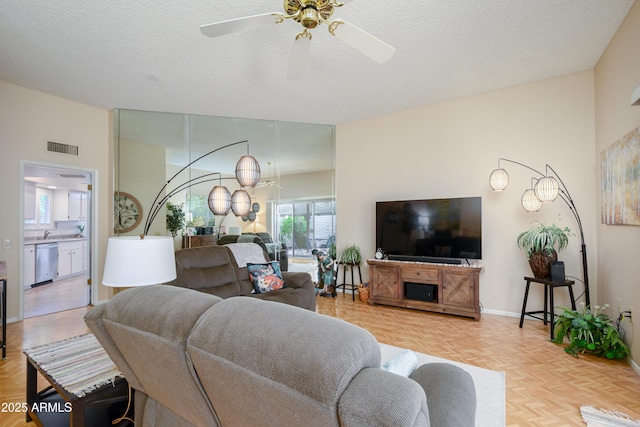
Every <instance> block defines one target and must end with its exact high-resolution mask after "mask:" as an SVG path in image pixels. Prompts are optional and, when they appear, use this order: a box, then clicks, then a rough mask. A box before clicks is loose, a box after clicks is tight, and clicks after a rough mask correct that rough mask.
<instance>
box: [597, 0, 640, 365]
mask: <svg viewBox="0 0 640 427" xmlns="http://www.w3.org/2000/svg"><path fill="white" fill-rule="evenodd" d="M638 40H640V4H639V3H636V4H635V5H634V6H632V8H631V10H630V11H629V14H628V15H627V17H626V19H625V20H624V22H623V23H622V25H621V26H620V28H619V29H618V32H617V33H616V35H615V37H614V38H613V40H612V41H611V43H610V45H609V47H608V48H607V50H606V51H605V53H604V55H603V56H602V58H601V59H600V62H599V63H598V65H597V66H596V69H595V87H596V92H595V96H596V102H595V105H596V115H595V118H596V120H595V122H596V150H595V153H594V154H595V158H596V161H597V162H598V166H599V160H600V155H601V153H602V151H603V150H604V149H606V148H607V147H609V146H610V145H611V144H613V143H614V142H615V141H617V140H619V139H620V138H621V137H623V136H624V135H626V134H627V133H629V132H631V131H632V130H633V129H635V128H636V127H638V126H640V106H637V107H632V106H630V104H631V102H630V100H631V92H632V91H633V90H634V89H635V88H637V87H638V86H639V85H640V56H638ZM599 180H600V175H599V172H598V175H597V176H596V184H595V190H596V191H595V193H596V194H597V196H598V198H597V207H596V209H597V210H598V217H597V219H596V221H597V232H598V247H597V250H598V253H599V260H598V262H599V265H598V282H599V283H600V284H601V285H600V290H599V298H598V301H600V302H601V303H609V304H610V305H611V306H612V309H610V312H612V314H613V313H617V304H618V299H621V300H622V307H623V309H624V310H626V309H627V308H628V307H629V306H631V307H634V314H635V319H634V324H633V325H631V324H630V323H629V322H622V327H623V329H624V330H625V331H626V338H627V342H629V341H630V342H631V357H632V359H633V360H634V361H635V363H636V369H638V368H637V365H639V364H640V263H639V262H638V259H639V255H640V227H638V226H627V225H604V224H601V223H600V216H599V215H600V211H599V208H600V199H601V193H600V190H599V185H598V184H599Z"/></svg>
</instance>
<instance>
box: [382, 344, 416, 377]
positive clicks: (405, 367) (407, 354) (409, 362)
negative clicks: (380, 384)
mask: <svg viewBox="0 0 640 427" xmlns="http://www.w3.org/2000/svg"><path fill="white" fill-rule="evenodd" d="M417 367H418V356H416V354H415V353H414V352H413V351H411V350H405V351H403V352H402V353H400V354H398V355H396V356H394V357H392V358H391V359H389V360H387V361H386V362H385V363H383V364H382V365H381V366H380V369H382V370H384V371H389V372H393V373H394V374H398V375H402V376H403V377H408V376H409V375H411V374H412V373H413V371H415V370H416V368H417Z"/></svg>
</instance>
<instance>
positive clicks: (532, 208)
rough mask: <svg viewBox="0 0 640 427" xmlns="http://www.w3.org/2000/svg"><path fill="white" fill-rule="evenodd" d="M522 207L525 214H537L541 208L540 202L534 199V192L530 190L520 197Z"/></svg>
mask: <svg viewBox="0 0 640 427" xmlns="http://www.w3.org/2000/svg"><path fill="white" fill-rule="evenodd" d="M522 207H523V208H524V210H525V211H527V212H537V211H539V210H540V208H541V207H542V202H541V201H540V200H538V198H537V197H536V192H535V191H534V190H533V189H532V188H530V189H528V190H526V191H525V192H524V194H523V195H522Z"/></svg>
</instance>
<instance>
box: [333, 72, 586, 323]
mask: <svg viewBox="0 0 640 427" xmlns="http://www.w3.org/2000/svg"><path fill="white" fill-rule="evenodd" d="M593 117H594V93H593V72H592V71H586V72H582V73H577V74H571V75H567V76H563V77H559V78H554V79H550V80H545V81H540V82H535V83H531V84H527V85H521V86H517V87H512V88H508V89H504V90H499V91H495V92H490V93H486V94H482V95H478V96H473V97H468V98H463V99H460V100H455V101H451V102H446V103H441V104H437V105H431V106H426V107H422V108H417V109H413V110H409V111H404V112H400V113H397V114H391V115H388V116H384V117H376V118H374V119H370V120H363V121H359V122H355V123H350V124H345V125H340V126H338V127H337V130H336V132H337V137H336V188H337V210H338V212H337V222H338V224H337V227H338V230H337V231H338V233H337V237H338V245H337V246H338V250H340V248H341V247H343V246H345V245H347V244H350V243H356V244H358V245H359V246H360V247H361V248H362V250H363V257H369V258H370V257H372V256H373V253H374V251H375V228H374V220H375V218H374V217H375V202H376V201H378V200H405V199H422V198H441V197H465V196H481V197H482V204H483V207H482V209H483V218H482V220H483V230H482V233H483V248H482V250H483V262H482V263H483V265H484V272H483V273H482V274H481V278H480V300H481V303H482V304H483V306H484V308H485V310H487V311H489V312H499V313H518V314H519V312H520V310H521V307H522V299H523V293H524V280H523V277H524V276H526V275H531V272H530V269H529V266H528V264H527V261H526V257H525V254H524V253H522V252H521V251H520V250H519V249H518V247H517V245H516V236H517V235H518V234H519V233H520V232H521V231H523V230H524V229H527V228H528V227H529V223H530V222H531V221H534V220H541V221H546V222H549V223H550V222H557V220H558V214H560V215H561V218H562V220H561V222H560V223H559V225H562V226H565V225H566V226H568V227H569V228H571V229H572V230H574V231H577V227H576V222H575V220H574V218H573V216H572V215H571V213H570V211H569V210H568V208H567V207H566V205H565V204H563V203H562V202H561V201H559V200H558V201H556V202H554V203H552V204H549V205H546V206H544V207H543V209H542V210H541V211H540V212H537V213H527V212H525V211H524V210H523V209H522V207H521V205H520V197H521V195H522V193H523V191H524V190H525V189H526V188H528V187H529V185H530V178H531V177H532V176H534V175H533V174H532V173H530V172H529V171H528V170H526V169H524V168H522V167H519V166H515V165H510V164H504V163H503V167H504V168H505V169H507V170H508V171H509V174H510V176H511V183H510V185H509V187H508V188H507V190H506V191H504V192H502V193H494V192H492V191H491V189H490V188H489V185H488V178H489V174H490V173H491V172H492V170H493V169H495V168H496V167H497V159H498V158H499V157H505V158H509V159H512V160H516V161H519V162H523V163H526V164H527V165H529V166H532V167H533V168H535V169H537V170H540V171H541V172H544V166H545V164H546V163H548V164H550V165H551V166H552V167H553V168H554V169H555V170H556V171H557V172H558V173H559V174H560V177H561V178H562V180H563V181H564V182H565V184H566V185H567V187H568V189H569V191H570V192H571V195H572V196H573V199H574V200H575V203H576V205H577V208H578V211H579V213H580V215H581V217H582V222H583V225H584V231H585V235H586V243H587V249H588V250H587V252H588V256H589V269H590V279H591V278H593V279H592V280H591V282H592V283H591V294H592V295H597V291H596V288H597V281H596V280H595V279H596V277H597V274H596V270H597V255H596V248H597V245H596V232H595V228H596V208H595V206H596V204H595V193H594V182H595V174H596V166H595V160H594V155H593V150H594V147H595V130H594V123H593ZM579 247H580V245H579V239H578V238H572V239H571V241H570V245H569V247H568V248H567V249H566V250H565V251H563V252H561V253H560V259H561V260H563V261H564V262H565V264H566V271H567V274H569V275H575V276H578V277H580V278H581V277H582V274H581V271H582V270H581V262H580V260H581V255H580V253H579ZM576 290H577V291H578V293H580V292H581V291H582V286H578V287H577V289H576ZM557 294H562V296H563V297H564V294H566V292H557ZM541 295H542V289H539V290H535V291H532V295H531V297H532V299H530V301H531V302H530V304H536V302H537V301H542V298H541ZM556 300H558V298H556ZM593 300H594V297H592V302H593ZM540 304H541V302H540ZM559 304H568V298H560V299H559Z"/></svg>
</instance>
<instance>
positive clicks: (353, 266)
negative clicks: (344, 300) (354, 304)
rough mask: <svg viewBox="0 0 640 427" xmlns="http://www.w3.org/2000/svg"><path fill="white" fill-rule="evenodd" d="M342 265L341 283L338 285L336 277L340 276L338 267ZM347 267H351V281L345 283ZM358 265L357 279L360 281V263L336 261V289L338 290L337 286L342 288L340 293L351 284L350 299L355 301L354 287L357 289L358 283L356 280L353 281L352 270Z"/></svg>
mask: <svg viewBox="0 0 640 427" xmlns="http://www.w3.org/2000/svg"><path fill="white" fill-rule="evenodd" d="M341 266H342V284H340V285H338V284H337V282H338V277H340V267H341ZM347 267H349V268H350V269H351V283H347ZM356 267H358V280H360V283H362V273H361V272H360V264H351V263H343V262H339V263H338V268H337V270H336V290H338V288H342V293H344V291H345V289H347V286H348V285H351V300H352V301H355V300H356V292H355V291H356V289H358V285H359V284H360V283H358V284H356V282H355V281H354V278H353V270H354V269H355V268H356Z"/></svg>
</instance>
